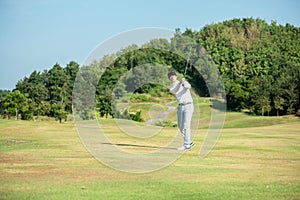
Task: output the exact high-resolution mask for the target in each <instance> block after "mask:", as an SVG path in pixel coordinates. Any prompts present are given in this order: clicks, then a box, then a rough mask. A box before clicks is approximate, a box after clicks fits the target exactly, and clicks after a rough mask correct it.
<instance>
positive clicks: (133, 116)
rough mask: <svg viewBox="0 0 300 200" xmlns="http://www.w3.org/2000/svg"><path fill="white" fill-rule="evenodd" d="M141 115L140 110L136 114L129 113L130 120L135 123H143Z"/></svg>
mask: <svg viewBox="0 0 300 200" xmlns="http://www.w3.org/2000/svg"><path fill="white" fill-rule="evenodd" d="M141 114H142V111H141V110H138V111H136V112H129V116H130V119H131V120H133V121H136V122H143V121H144V120H143V119H142V116H141Z"/></svg>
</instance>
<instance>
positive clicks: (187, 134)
mask: <svg viewBox="0 0 300 200" xmlns="http://www.w3.org/2000/svg"><path fill="white" fill-rule="evenodd" d="M168 77H169V79H170V81H171V82H172V86H171V88H170V93H172V94H174V95H175V96H176V100H177V102H178V110H177V120H178V128H179V130H180V132H181V134H182V135H183V138H184V143H183V146H182V147H179V148H178V150H182V151H186V150H190V148H191V146H193V142H192V141H191V120H192V115H193V112H194V104H193V99H192V95H191V92H190V89H191V85H190V84H189V83H188V82H187V81H186V80H185V78H182V79H181V81H178V80H177V75H176V73H175V72H169V73H168Z"/></svg>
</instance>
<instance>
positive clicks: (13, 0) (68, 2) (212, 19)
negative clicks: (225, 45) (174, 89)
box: [0, 0, 300, 90]
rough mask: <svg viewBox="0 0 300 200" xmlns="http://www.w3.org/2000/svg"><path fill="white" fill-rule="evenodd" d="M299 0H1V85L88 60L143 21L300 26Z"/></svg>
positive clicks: (11, 85) (144, 24)
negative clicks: (238, 20)
mask: <svg viewBox="0 0 300 200" xmlns="http://www.w3.org/2000/svg"><path fill="white" fill-rule="evenodd" d="M299 2H300V1H298V0H251V1H249V0H210V1H207V0H205V1H202V0H185V1H179V0H178V1H176V0H160V1H159V0H151V1H148V0H147V1H146V0H145V1H142V0H128V1H124V0H123V1H122V0H119V1H118V0H105V1H101V0H100V1H97V0H82V1H79V0H78V1H76V0H0V27H1V31H0V58H1V61H2V62H1V67H0V72H1V73H0V89H10V90H11V89H14V87H15V84H16V83H17V81H18V80H20V79H23V78H24V77H25V76H28V75H30V74H31V73H32V72H33V71H34V70H37V71H43V70H44V69H50V68H51V67H52V66H53V65H54V64H55V63H59V64H60V65H61V66H62V67H65V65H66V64H67V63H69V62H70V61H72V60H73V61H76V62H77V63H79V64H81V63H83V61H84V59H85V58H86V57H87V56H88V54H89V53H90V52H91V51H92V50H93V49H94V48H95V47H96V46H97V45H98V44H100V43H101V42H103V41H105V40H107V39H108V38H111V37H112V36H114V35H116V34H119V33H121V32H124V31H129V30H132V29H136V28H143V27H159V28H163V29H171V30H175V29H176V28H180V29H181V30H182V31H184V30H185V29H186V28H191V29H192V30H197V31H198V30H200V29H201V28H203V27H204V26H205V25H208V24H212V23H218V22H222V21H225V20H230V19H233V18H245V17H253V18H261V19H263V20H266V21H267V22H268V23H270V22H271V21H276V22H277V23H278V24H282V25H285V24H286V23H290V24H293V25H295V26H297V27H300V12H299V10H300V3H299Z"/></svg>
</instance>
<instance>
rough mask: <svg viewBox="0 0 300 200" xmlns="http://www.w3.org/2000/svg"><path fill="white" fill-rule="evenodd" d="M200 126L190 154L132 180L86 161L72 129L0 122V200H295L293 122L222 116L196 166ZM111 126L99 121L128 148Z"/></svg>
mask: <svg viewBox="0 0 300 200" xmlns="http://www.w3.org/2000/svg"><path fill="white" fill-rule="evenodd" d="M203 112H205V110H203ZM201 120H202V121H201V123H202V124H201V126H200V129H199V132H198V134H197V135H196V137H195V139H194V141H195V146H194V147H193V148H192V150H191V151H188V152H186V153H185V154H184V155H183V156H182V157H180V158H179V159H178V160H176V161H175V162H173V163H172V164H170V165H169V166H167V167H165V168H163V169H160V170H157V171H154V172H151V173H140V174H132V173H125V172H119V171H116V170H114V169H111V168H109V167H107V166H105V165H103V164H102V163H101V162H99V161H98V160H96V159H94V158H93V157H92V156H91V155H90V154H89V153H88V152H87V150H86V149H85V148H84V146H83V144H82V142H81V140H80V139H79V136H78V133H77V131H76V129H75V126H74V124H73V123H72V122H67V123H63V124H59V123H58V122H56V121H47V122H45V121H35V122H33V121H13V120H12V121H7V120H1V121H0V130H1V134H0V160H1V166H0V176H1V181H0V183H1V188H0V199H300V189H299V188H300V173H299V171H300V135H299V133H300V132H299V130H300V123H299V119H297V118H294V117H281V118H277V117H264V118H263V117H255V116H248V115H245V114H242V113H230V112H229V113H227V117H226V123H225V128H224V129H223V131H222V135H221V137H220V139H219V141H218V143H217V145H216V146H215V148H214V149H213V150H212V152H211V153H210V154H208V156H207V157H206V158H204V159H202V158H200V157H199V151H200V147H201V144H202V142H203V140H204V138H205V134H206V130H207V129H206V128H205V127H206V125H205V123H207V116H205V115H203V116H201ZM112 121H113V120H112V119H108V120H106V119H101V120H100V123H101V125H102V126H103V128H104V129H106V130H107V133H108V134H110V135H109V136H110V137H111V138H112V140H113V141H114V142H115V143H122V142H123V143H130V142H131V143H132V141H130V140H129V139H128V138H127V136H126V137H123V138H120V136H118V134H117V132H118V131H119V129H118V128H117V127H115V126H114V125H113V122H112ZM247 123H248V124H247ZM249 123H251V124H249ZM168 131H169V133H171V132H172V131H176V128H169V129H168ZM159 137H160V138H159ZM159 137H158V139H161V141H163V140H164V139H166V138H164V137H163V136H159ZM153 140H155V139H153ZM135 142H136V143H135V145H132V146H123V147H120V148H124V149H126V150H128V151H131V150H132V151H140V150H141V151H145V149H141V148H140V147H139V145H140V144H141V145H144V146H146V145H147V142H145V141H142V140H136V141H135ZM154 143H155V142H154Z"/></svg>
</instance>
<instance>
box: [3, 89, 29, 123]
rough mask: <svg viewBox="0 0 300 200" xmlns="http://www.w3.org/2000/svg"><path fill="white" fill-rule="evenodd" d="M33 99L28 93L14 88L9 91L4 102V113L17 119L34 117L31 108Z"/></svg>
mask: <svg viewBox="0 0 300 200" xmlns="http://www.w3.org/2000/svg"><path fill="white" fill-rule="evenodd" d="M31 106H32V100H31V99H29V98H28V95H24V94H22V93H21V92H20V91H19V90H14V91H13V92H11V93H9V94H8V95H7V97H6V99H5V102H4V114H5V115H6V116H7V117H8V118H11V117H12V116H14V117H15V119H16V120H17V119H19V117H20V116H21V119H25V120H29V119H32V118H33V112H32V109H31Z"/></svg>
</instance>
